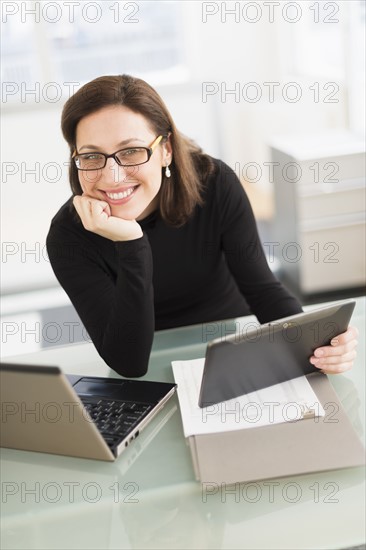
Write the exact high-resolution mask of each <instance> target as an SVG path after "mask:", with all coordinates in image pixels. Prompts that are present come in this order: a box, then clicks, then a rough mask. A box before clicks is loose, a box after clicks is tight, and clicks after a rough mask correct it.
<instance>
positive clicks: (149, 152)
mask: <svg viewBox="0 0 366 550" xmlns="http://www.w3.org/2000/svg"><path fill="white" fill-rule="evenodd" d="M168 137H169V134H168V135H165V136H163V135H161V136H158V137H157V138H155V139H154V141H153V143H152V144H151V145H150V147H125V148H124V149H119V150H118V151H116V152H115V153H112V154H111V155H106V154H105V153H100V152H99V151H98V152H96V154H98V155H102V156H103V157H104V165H103V166H99V167H98V168H79V167H78V166H77V164H76V157H81V156H83V155H91V154H93V153H92V152H90V153H78V152H77V151H76V149H75V151H74V152H73V154H72V157H71V158H72V160H73V161H74V166H75V168H76V169H77V170H79V171H81V172H92V171H95V170H103V168H105V167H106V165H107V160H108V159H110V158H112V159H114V161H115V162H116V163H117V164H118V166H122V167H124V168H133V167H134V166H141V165H142V164H146V163H147V162H149V160H150V159H151V157H152V154H153V152H154V151H155V149H156V148H157V146H158V145H159V143H160V142H161V140H162V139H167V138H168ZM129 149H144V150H145V151H146V152H147V160H145V161H144V162H139V163H138V164H121V162H120V160H119V159H118V158H117V157H116V155H117V154H118V153H121V152H122V151H128V150H129Z"/></svg>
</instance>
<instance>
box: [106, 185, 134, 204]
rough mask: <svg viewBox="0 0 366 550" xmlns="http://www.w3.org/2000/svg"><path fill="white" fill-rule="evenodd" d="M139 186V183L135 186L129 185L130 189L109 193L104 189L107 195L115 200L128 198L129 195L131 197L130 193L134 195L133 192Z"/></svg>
mask: <svg viewBox="0 0 366 550" xmlns="http://www.w3.org/2000/svg"><path fill="white" fill-rule="evenodd" d="M138 187H139V186H138V185H135V186H134V187H129V188H128V189H126V190H125V191H120V192H118V193H109V192H107V191H104V193H105V194H106V195H107V197H108V198H109V199H111V200H113V201H119V200H122V199H126V198H127V197H129V196H130V195H132V193H133V192H134V191H135V189H137V188H138Z"/></svg>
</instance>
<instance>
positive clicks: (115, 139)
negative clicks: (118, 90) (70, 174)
mask: <svg viewBox="0 0 366 550" xmlns="http://www.w3.org/2000/svg"><path fill="white" fill-rule="evenodd" d="M157 137H158V136H157V135H155V133H154V131H153V130H152V129H151V128H150V126H149V123H148V121H147V120H146V119H145V117H144V116H142V115H140V114H138V113H134V112H133V111H131V110H130V109H128V108H127V107H123V106H120V105H117V106H110V107H104V108H103V109H101V110H99V111H97V112H95V113H92V114H90V115H88V116H86V117H84V118H83V119H81V120H80V122H79V123H78V125H77V127H76V149H77V152H78V153H95V152H99V153H105V154H107V155H110V154H111V153H115V152H116V151H119V150H121V149H125V148H130V147H148V148H149V147H150V146H151V144H152V143H153V142H154V140H155V139H156V138H157ZM171 160H172V150H171V145H170V143H169V141H167V142H166V143H161V142H160V144H159V145H158V146H157V147H156V148H155V150H154V152H153V154H152V156H151V157H150V160H149V162H147V163H146V164H140V165H139V166H134V167H123V166H119V165H118V164H117V163H116V162H115V160H114V159H113V158H109V159H108V160H107V164H106V166H105V167H104V168H103V169H101V170H95V171H88V172H87V171H82V170H79V171H78V175H79V181H80V185H81V188H82V190H83V193H85V194H86V195H89V196H91V197H93V198H95V199H99V200H102V201H105V202H107V203H108V204H109V206H110V209H111V214H112V216H116V217H118V218H124V219H126V220H139V219H143V218H145V217H146V216H148V215H149V214H151V212H153V211H154V210H155V209H156V208H157V206H158V196H157V195H158V192H159V189H160V186H161V180H162V167H164V166H166V165H167V164H170V163H171Z"/></svg>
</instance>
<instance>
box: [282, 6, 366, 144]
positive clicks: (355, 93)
mask: <svg viewBox="0 0 366 550" xmlns="http://www.w3.org/2000/svg"><path fill="white" fill-rule="evenodd" d="M301 7H302V12H301V14H302V18H301V22H300V23H299V24H296V25H292V26H291V27H290V28H289V32H288V34H287V36H286V39H285V43H286V49H287V51H288V52H289V55H288V58H287V62H286V71H287V74H288V75H290V76H291V77H294V79H297V80H300V81H303V82H305V83H306V85H307V86H312V87H311V88H310V89H311V90H312V93H313V94H314V95H313V97H314V100H315V98H317V99H319V97H320V99H321V100H323V101H324V102H325V103H338V102H339V101H340V98H341V97H343V98H344V99H343V101H344V108H345V109H346V118H347V120H348V127H349V129H350V130H351V131H353V132H354V133H356V134H358V135H360V136H364V135H365V104H364V97H365V71H364V67H365V63H366V60H365V49H366V48H365V20H366V3H365V1H364V0H352V1H347V0H343V1H337V2H331V1H323V2H319V1H318V2H313V1H308V0H307V1H306V2H305V1H304V2H302V3H301ZM319 94H320V95H319Z"/></svg>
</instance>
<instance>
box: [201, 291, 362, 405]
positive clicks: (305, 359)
mask: <svg viewBox="0 0 366 550" xmlns="http://www.w3.org/2000/svg"><path fill="white" fill-rule="evenodd" d="M355 304H356V302H355V301H354V300H349V301H342V302H337V303H336V304H333V305H329V306H326V307H322V308H319V309H315V310H312V311H309V312H306V313H299V314H297V315H292V316H290V317H285V318H283V319H278V320H276V321H273V322H272V323H267V324H264V325H258V327H257V328H254V329H253V328H252V327H253V323H250V327H251V329H250V330H245V325H244V327H243V329H242V330H241V331H239V332H236V333H235V334H232V335H230V336H227V337H226V338H224V339H221V338H216V339H215V340H212V341H211V342H209V343H208V345H207V349H206V356H205V364H204V371H203V376H202V382H201V389H200V395H199V402H198V405H199V406H200V407H205V406H209V405H213V404H216V403H221V402H222V401H226V400H228V399H232V398H234V397H238V396H239V395H245V394H247V393H250V392H253V391H257V390H260V389H262V388H266V387H268V386H272V385H274V384H279V383H280V382H284V381H286V380H291V379H292V378H297V377H298V376H303V375H307V374H311V373H315V372H317V373H319V369H317V368H316V367H315V366H314V365H312V364H311V363H310V362H309V358H310V357H311V355H312V354H313V351H314V350H315V349H316V348H317V347H320V346H325V345H328V344H329V343H330V341H331V339H332V338H333V337H334V336H336V335H338V334H341V333H342V332H344V331H346V330H347V327H348V323H349V320H350V318H351V315H352V312H353V310H354V307H355Z"/></svg>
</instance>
